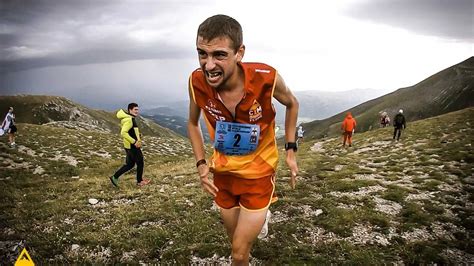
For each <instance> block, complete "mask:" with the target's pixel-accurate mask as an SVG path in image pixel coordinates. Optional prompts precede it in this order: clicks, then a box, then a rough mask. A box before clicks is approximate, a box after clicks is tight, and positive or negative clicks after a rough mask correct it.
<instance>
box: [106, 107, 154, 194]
mask: <svg viewBox="0 0 474 266" xmlns="http://www.w3.org/2000/svg"><path fill="white" fill-rule="evenodd" d="M137 116H138V104H136V103H130V104H129V105H128V112H125V111H123V110H122V109H120V110H119V111H118V112H117V118H119V119H121V121H120V124H121V125H122V129H121V131H120V135H122V138H123V146H124V148H125V153H126V154H127V157H126V159H125V164H124V165H123V166H122V167H121V168H120V169H118V170H117V172H115V174H114V175H113V176H111V177H109V178H110V181H111V182H112V185H114V186H116V187H117V186H118V179H119V177H120V176H121V175H122V174H124V173H125V172H127V171H129V170H130V169H132V168H133V166H135V164H137V185H138V186H144V185H147V184H148V183H150V180H149V179H143V178H142V175H143V166H144V163H143V154H142V150H141V147H142V141H141V137H140V131H139V130H138V126H137V123H136V122H135V117H137Z"/></svg>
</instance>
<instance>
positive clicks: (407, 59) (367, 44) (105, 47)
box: [0, 0, 474, 106]
mask: <svg viewBox="0 0 474 266" xmlns="http://www.w3.org/2000/svg"><path fill="white" fill-rule="evenodd" d="M473 2H474V1H472V0H449V1H448V0H446V1H441V0H366V1H363V0H344V1H343V0H338V1H297V0H295V1H275V0H268V1H256V0H239V1H208V0H202V1H194V0H189V1H180V0H166V1H164V0H155V1H143V0H139V1H137V0H129V1H122V0H120V1H117V0H109V1H100V0H90V1H77V0H74V1H73V0H55V1H52V0H47V1H45V0H30V1H22V0H7V1H5V0H2V1H0V86H1V88H0V89H1V90H2V94H17V93H34V94H40V93H41V94H54V95H62V96H67V97H70V98H72V99H74V100H78V101H80V102H82V103H88V102H89V103H90V105H91V106H100V103H102V102H109V103H114V104H115V103H116V102H128V101H129V100H136V101H141V102H142V103H145V104H147V105H149V106H151V105H159V104H160V103H162V102H163V101H166V100H169V101H174V100H179V99H186V98H187V79H188V76H189V74H190V72H191V71H192V70H194V69H195V68H197V67H198V60H197V53H196V48H195V38H196V31H197V27H198V26H199V24H200V23H201V22H202V21H203V20H204V19H206V18H207V17H209V16H211V15H214V14H227V15H230V16H232V17H234V18H235V19H237V20H238V21H239V22H240V23H241V24H242V27H243V31H244V44H245V45H246V48H247V49H246V54H245V57H244V61H249V62H250V61H252V62H265V63H267V64H270V65H272V66H274V67H275V68H277V69H278V70H279V72H280V74H282V76H283V77H284V79H285V81H286V82H287V84H288V85H289V87H290V88H291V89H292V90H295V91H298V90H324V91H342V90H350V89H356V88H371V89H379V90H395V89H398V88H401V87H406V86H411V85H414V84H416V83H418V82H419V81H421V80H423V79H425V78H427V77H428V76H430V75H432V74H434V73H436V72H438V71H440V70H442V69H444V68H447V67H449V66H451V65H454V64H456V63H459V62H461V61H463V60H465V59H467V58H468V57H470V56H472V55H473V49H474V48H473V44H474V29H473V27H474V23H473V13H474V7H473ZM104 106H109V105H108V104H106V103H104Z"/></svg>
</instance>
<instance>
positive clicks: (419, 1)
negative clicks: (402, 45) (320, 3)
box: [345, 0, 474, 41]
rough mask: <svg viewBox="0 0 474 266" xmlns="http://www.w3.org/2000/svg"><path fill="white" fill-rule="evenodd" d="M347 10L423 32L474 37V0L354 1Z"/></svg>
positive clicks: (440, 35) (435, 34) (372, 19)
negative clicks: (355, 2)
mask: <svg viewBox="0 0 474 266" xmlns="http://www.w3.org/2000/svg"><path fill="white" fill-rule="evenodd" d="M345 13H346V14H347V15H349V16H351V17H354V18H357V19H361V20H368V21H371V22H375V23H380V24H386V25H390V26H394V27H399V28H403V29H406V30H410V31H413V32H416V33H419V34H423V35H431V36H437V37H442V38H447V39H456V40H461V41H473V40H474V23H473V16H474V1H472V0H385V1H378V0H369V1H365V2H362V3H357V4H354V5H352V6H351V7H349V8H347V9H346V11H345Z"/></svg>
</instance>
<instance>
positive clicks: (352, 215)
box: [0, 109, 474, 265]
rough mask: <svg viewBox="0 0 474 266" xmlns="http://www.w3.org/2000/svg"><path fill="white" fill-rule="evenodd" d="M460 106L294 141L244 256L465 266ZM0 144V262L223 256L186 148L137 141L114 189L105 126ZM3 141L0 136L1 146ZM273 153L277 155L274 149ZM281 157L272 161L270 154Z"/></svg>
mask: <svg viewBox="0 0 474 266" xmlns="http://www.w3.org/2000/svg"><path fill="white" fill-rule="evenodd" d="M473 117H474V109H466V110H463V111H460V112H456V113H451V114H448V115H445V116H440V117H436V118H431V119H427V120H423V121H418V122H415V123H410V124H408V128H407V130H405V131H404V132H403V136H402V139H401V141H399V142H396V141H393V140H392V138H391V134H392V128H386V129H379V130H373V131H370V132H366V133H361V134H358V133H357V132H356V134H355V135H354V145H353V147H350V148H343V147H342V146H341V140H340V139H334V138H333V139H323V140H317V141H308V142H305V143H303V144H302V145H301V146H300V149H299V152H298V163H299V167H300V175H299V177H298V184H297V189H295V190H291V189H290V187H289V185H288V180H289V178H288V171H287V169H286V167H285V165H284V162H283V161H284V160H283V158H281V161H280V168H279V171H278V178H277V193H278V196H279V199H280V200H279V201H278V202H277V203H275V204H274V205H272V207H271V210H272V212H273V216H272V219H271V221H270V231H269V235H268V236H267V238H265V239H263V240H259V241H257V242H256V244H255V246H254V249H253V251H252V256H253V259H252V261H253V264H256V265H258V264H281V263H283V264H303V263H304V264H331V263H333V264H334V263H335V264H345V263H347V264H364V265H366V264H380V263H395V264H400V265H403V264H420V263H422V264H426V263H438V264H446V263H450V264H460V263H465V264H469V263H473V262H474V255H473V254H472V250H474V249H473V241H472V234H473V224H474V215H473V213H474V206H473V196H472V195H473V193H472V192H473V191H474V176H473V162H474V153H473V149H472V144H473V137H472V136H474V134H473V129H472V125H473V123H474V119H473ZM19 132H20V134H19V136H18V141H17V142H18V146H17V149H10V148H9V147H8V146H6V145H5V144H0V157H1V158H0V170H1V171H0V186H1V187H2V190H3V191H4V193H3V192H2V194H1V197H0V208H1V210H2V214H1V216H0V250H1V252H0V256H1V257H0V260H1V261H2V262H5V261H7V262H13V261H14V260H15V259H16V256H18V254H19V251H21V248H22V247H25V246H26V247H27V248H28V251H29V253H30V255H31V257H32V259H33V260H35V262H36V261H40V262H43V263H53V262H54V263H72V262H75V263H90V262H107V263H114V262H122V263H127V262H135V263H137V262H142V263H157V262H168V263H179V264H189V263H193V264H209V263H217V264H228V263H229V255H230V247H229V244H228V243H227V238H226V236H225V234H224V230H223V227H222V224H221V223H220V220H219V217H218V212H217V209H216V208H215V206H214V205H213V204H212V200H211V199H210V198H209V197H208V196H207V195H206V194H204V193H202V191H201V189H200V186H199V182H198V179H197V176H196V173H195V172H194V166H193V164H194V159H193V158H192V155H191V148H190V145H189V143H186V142H185V141H179V140H177V141H175V142H174V141H167V140H162V139H158V138H151V137H150V138H146V137H145V147H144V153H145V158H146V159H145V160H146V161H145V164H146V170H145V175H146V176H147V177H150V178H152V184H151V185H150V186H149V187H144V188H141V189H138V188H136V187H135V185H134V176H133V174H134V173H133V172H132V173H131V174H128V175H126V176H124V177H123V178H122V179H121V181H120V188H119V189H114V188H112V187H111V186H110V183H109V181H108V179H107V176H108V175H110V174H111V173H113V171H114V170H115V169H116V168H118V167H119V166H120V165H121V164H122V163H123V161H122V160H123V152H122V149H121V148H120V147H121V146H120V138H119V137H118V136H116V135H113V134H109V133H106V132H98V131H93V130H89V131H86V130H78V129H64V128H57V127H50V126H33V125H21V126H20V131H19ZM4 142H5V139H3V143H4ZM281 155H284V151H281ZM282 157H283V156H282Z"/></svg>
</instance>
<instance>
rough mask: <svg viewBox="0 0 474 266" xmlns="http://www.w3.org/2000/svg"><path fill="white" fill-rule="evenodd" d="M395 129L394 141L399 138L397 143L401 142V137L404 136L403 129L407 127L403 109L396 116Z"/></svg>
mask: <svg viewBox="0 0 474 266" xmlns="http://www.w3.org/2000/svg"><path fill="white" fill-rule="evenodd" d="M393 127H394V131H393V139H395V137H397V141H399V140H400V136H401V135H402V129H405V128H406V127H407V125H406V122H405V116H403V110H402V109H400V111H398V114H397V115H395V118H393Z"/></svg>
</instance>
